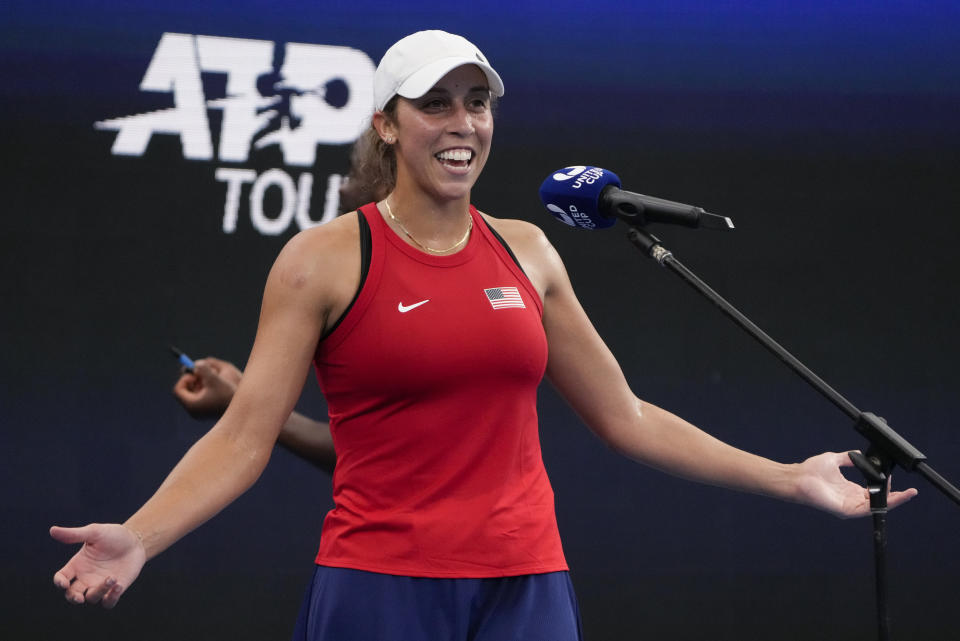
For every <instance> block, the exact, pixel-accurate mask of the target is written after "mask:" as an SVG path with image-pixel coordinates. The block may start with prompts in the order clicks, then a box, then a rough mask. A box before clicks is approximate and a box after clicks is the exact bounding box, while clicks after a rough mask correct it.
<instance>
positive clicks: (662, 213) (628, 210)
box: [540, 165, 733, 231]
mask: <svg viewBox="0 0 960 641" xmlns="http://www.w3.org/2000/svg"><path fill="white" fill-rule="evenodd" d="M540 200H541V201H543V204H544V205H545V206H546V208H547V210H548V211H549V212H550V213H551V214H553V216H554V218H556V219H557V220H559V221H560V222H562V223H564V224H566V225H570V226H571V227H579V228H580V229H603V228H606V227H610V226H612V225H613V224H614V223H615V222H617V219H618V218H620V219H621V220H623V221H625V222H626V223H628V224H630V225H633V226H643V225H647V224H649V223H665V224H671V225H682V226H684V227H693V228H697V227H704V228H706V229H722V230H727V231H729V230H731V229H733V221H732V220H730V219H729V218H727V217H726V216H718V215H716V214H711V213H708V212H706V211H704V210H703V209H702V208H701V207H694V206H693V205H684V204H683V203H677V202H673V201H671V200H664V199H662V198H655V197H653V196H644V195H643V194H636V193H634V192H632V191H625V190H623V189H620V178H618V177H617V175H616V174H615V173H613V172H612V171H609V170H607V169H601V168H600V167H589V166H587V165H574V166H571V167H565V168H564V169H561V170H559V171H557V172H554V173H553V174H551V175H550V176H548V177H547V179H546V180H544V181H543V184H542V185H540Z"/></svg>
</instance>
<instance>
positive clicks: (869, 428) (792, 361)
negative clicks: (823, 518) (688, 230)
mask: <svg viewBox="0 0 960 641" xmlns="http://www.w3.org/2000/svg"><path fill="white" fill-rule="evenodd" d="M640 214H642V212H636V211H623V210H621V211H619V212H617V213H616V215H617V217H618V218H621V219H624V220H626V222H627V224H629V225H631V229H630V230H629V231H628V232H627V238H628V239H629V240H630V242H632V243H633V244H634V245H636V247H637V248H638V249H639V250H640V251H641V252H643V253H644V254H645V255H646V256H648V257H649V258H652V259H654V260H655V261H657V262H658V263H660V265H661V266H663V267H666V268H667V269H669V270H670V271H672V272H673V273H675V274H676V275H678V276H679V277H680V278H682V279H683V280H684V282H686V283H687V284H688V285H690V286H691V287H693V288H694V289H696V290H697V291H698V292H700V293H701V294H702V295H703V296H705V297H706V298H707V299H708V300H709V301H710V302H712V303H713V304H714V305H716V306H717V307H719V308H720V311H721V312H723V313H724V314H726V315H727V316H728V317H729V318H731V319H732V320H733V321H734V322H735V323H736V324H737V325H738V326H740V327H741V328H742V329H743V330H744V331H746V332H747V333H748V334H750V336H752V337H753V338H755V339H756V340H757V341H759V342H760V344H761V345H763V346H764V347H766V348H767V349H768V350H769V351H771V352H773V354H774V355H775V356H776V357H777V358H779V359H780V360H781V361H783V362H784V363H785V364H786V365H787V366H788V367H789V368H790V369H792V370H793V371H794V372H796V373H797V374H798V375H799V376H800V378H802V379H803V380H805V381H806V382H807V383H809V384H810V385H811V386H812V387H813V388H814V389H815V390H817V391H818V392H820V393H821V394H823V395H824V396H826V397H827V399H828V400H829V401H830V402H832V403H833V404H834V405H836V406H837V407H838V408H839V409H840V411H842V412H843V413H844V414H846V415H847V416H849V417H850V418H851V419H853V421H854V429H856V430H857V431H858V432H860V434H862V435H863V436H864V437H866V439H867V441H869V443H870V445H869V446H868V447H867V449H866V453H865V454H861V453H860V452H850V453H849V456H850V459H851V461H852V462H853V464H854V465H855V466H856V467H857V469H858V470H860V472H861V473H862V474H863V475H864V478H865V479H866V482H867V491H868V492H869V495H870V512H871V514H872V518H873V542H874V565H875V574H876V602H877V627H878V633H879V634H878V638H879V639H880V641H889V638H890V620H889V616H888V614H887V564H886V550H887V532H886V515H887V493H888V491H889V488H888V479H889V478H890V472H891V470H892V469H893V466H894V465H899V466H900V467H901V468H903V469H904V470H906V471H908V472H913V471H917V472H919V473H920V475H921V476H923V477H924V478H926V479H927V480H928V481H929V482H930V483H932V484H933V486H934V487H936V488H937V489H939V490H940V491H941V492H943V493H944V494H946V495H947V496H948V497H949V498H950V499H952V500H953V501H954V503H957V504H958V505H960V490H958V489H957V488H956V487H954V486H953V485H951V484H950V482H949V481H947V480H946V479H945V478H943V477H942V476H940V475H939V474H937V473H936V472H935V471H934V470H933V469H932V468H931V467H930V466H929V465H927V463H926V458H927V457H926V456H924V455H923V454H922V453H920V451H919V450H917V449H916V448H915V447H913V445H911V444H910V443H909V442H907V440H906V439H904V438H903V437H902V436H900V435H899V434H897V433H896V432H895V431H894V430H893V429H892V428H891V427H890V426H889V425H887V422H886V421H885V420H884V419H882V418H881V417H879V416H877V415H875V414H872V413H870V412H861V411H860V410H859V409H857V408H856V407H855V406H854V405H853V403H851V402H850V401H848V400H847V399H845V398H844V397H843V396H841V395H840V394H839V393H838V392H837V391H836V390H834V389H833V388H832V387H830V386H829V385H827V383H826V382H824V380H823V379H821V378H820V377H819V376H817V375H816V374H814V373H813V372H812V371H811V370H810V369H809V368H808V367H807V366H806V365H804V364H803V363H801V362H800V361H799V360H797V358H795V357H794V356H793V355H792V354H791V353H790V352H788V351H787V350H786V349H784V348H783V347H782V346H780V345H779V344H778V343H777V342H776V341H774V340H773V339H772V338H770V336H768V335H767V334H766V333H764V332H763V330H761V329H760V328H759V327H757V326H756V325H755V324H754V323H753V322H752V321H751V320H750V319H749V318H747V317H746V316H744V315H743V314H742V313H740V311H739V310H737V309H736V308H735V307H734V306H733V305H731V304H730V303H728V302H727V301H726V300H724V298H723V297H721V296H720V295H719V294H718V293H717V292H715V291H714V290H713V289H711V288H710V287H709V286H708V285H707V284H706V283H705V282H703V281H702V280H700V278H698V277H697V275H696V274H694V273H693V272H691V271H690V270H689V269H687V268H686V267H685V266H684V265H683V264H682V263H681V262H680V261H679V260H677V258H676V257H675V256H674V255H673V253H672V252H671V251H670V250H668V249H666V248H664V247H663V245H661V244H660V239H658V238H657V237H656V236H654V235H652V234H650V233H649V232H647V231H646V229H644V228H643V227H642V225H643V224H644V223H645V221H644V219H643V217H642V215H640Z"/></svg>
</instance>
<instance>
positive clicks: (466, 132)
mask: <svg viewBox="0 0 960 641" xmlns="http://www.w3.org/2000/svg"><path fill="white" fill-rule="evenodd" d="M448 128H449V130H450V133H454V134H457V135H460V136H470V135H473V133H474V132H475V131H476V130H477V128H476V127H475V126H474V122H473V114H472V113H470V110H469V109H467V108H466V106H464V105H462V104H458V105H456V107H454V108H453V110H452V111H451V113H450V121H449V123H448Z"/></svg>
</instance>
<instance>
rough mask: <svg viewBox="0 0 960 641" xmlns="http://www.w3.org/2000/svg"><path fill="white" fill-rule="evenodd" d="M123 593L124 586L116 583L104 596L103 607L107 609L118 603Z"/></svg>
mask: <svg viewBox="0 0 960 641" xmlns="http://www.w3.org/2000/svg"><path fill="white" fill-rule="evenodd" d="M121 595H123V586H121V585H120V584H119V583H118V584H115V585H114V586H113V587H112V588H111V589H110V591H109V592H107V594H106V596H104V597H103V607H104V608H106V609H108V610H109V609H111V608H112V607H113V606H115V605H116V604H117V601H119V600H120V596H121Z"/></svg>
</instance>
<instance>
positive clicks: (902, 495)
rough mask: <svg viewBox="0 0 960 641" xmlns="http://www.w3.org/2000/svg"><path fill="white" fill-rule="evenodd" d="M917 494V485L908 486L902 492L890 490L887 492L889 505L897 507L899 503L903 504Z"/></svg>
mask: <svg viewBox="0 0 960 641" xmlns="http://www.w3.org/2000/svg"><path fill="white" fill-rule="evenodd" d="M917 494H918V492H917V488H915V487H911V488H908V489H906V490H903V491H902V492H890V493H889V494H887V507H888V508H895V507H897V506H898V505H903V504H904V503H906V502H907V501H909V500H910V499H912V498H913V497H915V496H916V495H917Z"/></svg>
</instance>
